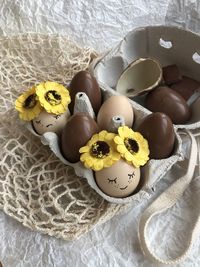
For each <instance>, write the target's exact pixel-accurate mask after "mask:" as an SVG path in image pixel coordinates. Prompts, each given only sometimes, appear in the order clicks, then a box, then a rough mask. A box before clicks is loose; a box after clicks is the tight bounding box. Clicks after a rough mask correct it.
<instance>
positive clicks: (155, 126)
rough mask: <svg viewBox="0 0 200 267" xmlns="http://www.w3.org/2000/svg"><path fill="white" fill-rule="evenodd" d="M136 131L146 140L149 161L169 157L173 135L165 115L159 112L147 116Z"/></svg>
mask: <svg viewBox="0 0 200 267" xmlns="http://www.w3.org/2000/svg"><path fill="white" fill-rule="evenodd" d="M137 131H138V132H140V133H141V134H142V135H143V136H144V138H146V139H147V141H148V144H149V150H150V158H151V159H164V158H167V157H169V156H170V155H171V153H172V151H173V148H174V142H175V133H174V128H173V124H172V121H171V119H170V118H169V117H168V116H167V115H165V114H164V113H160V112H156V113H152V114H150V115H148V116H147V117H145V118H144V120H143V121H142V122H141V124H140V125H139V127H138V129H137Z"/></svg>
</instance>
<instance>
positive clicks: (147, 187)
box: [27, 89, 182, 205]
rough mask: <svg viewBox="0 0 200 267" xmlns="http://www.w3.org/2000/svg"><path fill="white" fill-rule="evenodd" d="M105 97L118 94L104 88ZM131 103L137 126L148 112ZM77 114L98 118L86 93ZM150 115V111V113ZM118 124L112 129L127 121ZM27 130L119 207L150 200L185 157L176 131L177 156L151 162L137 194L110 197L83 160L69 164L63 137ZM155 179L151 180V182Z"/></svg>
mask: <svg viewBox="0 0 200 267" xmlns="http://www.w3.org/2000/svg"><path fill="white" fill-rule="evenodd" d="M102 95H103V99H104V101H105V100H106V99H108V98H109V97H111V96H112V95H117V93H116V92H113V91H111V90H103V89H102ZM130 102H131V105H132V107H133V110H134V115H135V121H134V125H137V124H139V123H140V121H141V120H142V119H143V118H144V117H145V116H146V115H147V113H146V112H145V110H143V108H141V107H140V105H138V104H137V103H135V102H132V101H130ZM77 112H86V113H88V114H89V115H90V116H91V117H92V118H95V114H94V111H93V109H92V106H91V104H90V101H89V99H88V97H87V96H86V95H85V94H84V93H82V92H81V93H78V94H77V95H76V100H75V108H74V114H75V113H77ZM149 113H150V112H148V114H149ZM117 123H118V125H116V121H115V120H114V118H113V123H111V124H112V125H110V128H113V130H114V128H115V127H117V126H119V125H120V123H123V118H121V120H119V121H117ZM27 128H28V129H29V131H31V133H32V134H33V135H35V136H37V137H38V138H40V139H41V142H42V143H43V145H47V146H49V148H50V149H51V151H52V152H53V153H54V154H55V155H56V156H57V157H58V158H59V159H60V160H61V161H62V162H63V163H64V164H66V165H68V166H71V167H73V168H74V170H75V173H76V175H77V176H79V177H82V178H85V179H87V182H88V184H89V185H90V186H91V187H92V188H93V189H94V190H95V191H96V192H97V193H98V194H99V195H101V196H102V197H103V198H104V199H106V200H107V201H109V202H111V203H116V204H125V203H129V202H133V204H134V205H137V204H139V203H141V201H142V200H144V199H148V198H149V197H150V196H151V194H152V192H153V189H152V188H153V186H154V183H155V181H157V180H159V179H161V178H162V176H163V173H164V174H165V173H166V172H167V171H168V170H169V169H170V168H171V166H172V165H173V164H175V163H176V162H177V161H178V160H180V158H181V157H182V154H181V144H182V143H181V139H180V137H179V135H178V134H177V132H176V131H175V134H176V145H175V150H174V154H173V155H172V156H171V157H169V158H168V159H165V160H150V161H149V162H148V163H147V164H146V166H145V167H143V168H142V171H141V173H142V174H141V180H140V183H139V185H138V188H137V189H136V192H137V193H134V194H132V195H130V196H128V197H124V198H116V197H110V196H108V195H106V194H104V193H103V192H102V191H101V190H100V189H99V187H98V186H97V184H96V182H95V176H94V172H93V171H92V170H90V169H86V168H85V167H84V166H83V164H82V163H81V162H80V161H79V162H77V163H71V162H69V161H67V160H66V159H65V158H64V157H63V155H62V152H61V149H60V140H59V135H58V134H56V133H54V132H46V133H44V134H43V135H39V134H37V133H36V131H35V130H34V127H33V125H32V123H31V122H30V123H28V124H27ZM149 177H151V179H149Z"/></svg>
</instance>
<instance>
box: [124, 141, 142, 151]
mask: <svg viewBox="0 0 200 267" xmlns="http://www.w3.org/2000/svg"><path fill="white" fill-rule="evenodd" d="M124 144H125V146H126V148H127V149H128V151H129V152H130V153H131V154H135V153H137V152H138V150H139V146H138V143H137V142H136V141H135V140H134V139H131V138H125V139H124Z"/></svg>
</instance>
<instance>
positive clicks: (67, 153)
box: [60, 113, 99, 163]
mask: <svg viewBox="0 0 200 267" xmlns="http://www.w3.org/2000/svg"><path fill="white" fill-rule="evenodd" d="M98 131H99V127H98V125H97V123H96V122H95V120H94V119H92V117H90V116H89V115H88V114H87V113H76V114H75V115H73V116H72V117H70V119H69V120H68V122H67V124H66V125H65V127H64V129H63V131H62V133H61V142H60V146H61V151H62V154H63V156H64V157H65V158H66V159H67V160H68V161H69V162H72V163H75V162H78V161H79V160H80V154H79V149H80V148H81V147H82V146H84V145H85V144H86V143H87V142H88V141H89V139H90V138H91V137H92V135H93V134H95V133H97V132H98Z"/></svg>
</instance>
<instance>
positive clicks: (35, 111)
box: [15, 87, 42, 121]
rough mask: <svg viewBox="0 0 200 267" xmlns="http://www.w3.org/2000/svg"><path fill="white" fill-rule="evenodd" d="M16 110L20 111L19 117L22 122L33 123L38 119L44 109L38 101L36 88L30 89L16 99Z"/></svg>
mask: <svg viewBox="0 0 200 267" xmlns="http://www.w3.org/2000/svg"><path fill="white" fill-rule="evenodd" d="M15 109H16V110H17V111H19V117H20V119H22V120H25V121H31V120H33V119H34V118H36V117H38V115H39V114H40V112H41V110H42V107H41V105H40V102H39V101H38V98H37V95H36V88H35V87H32V88H30V89H29V90H28V91H27V92H25V93H23V94H22V95H20V96H19V97H18V98H17V99H16V101H15Z"/></svg>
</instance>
